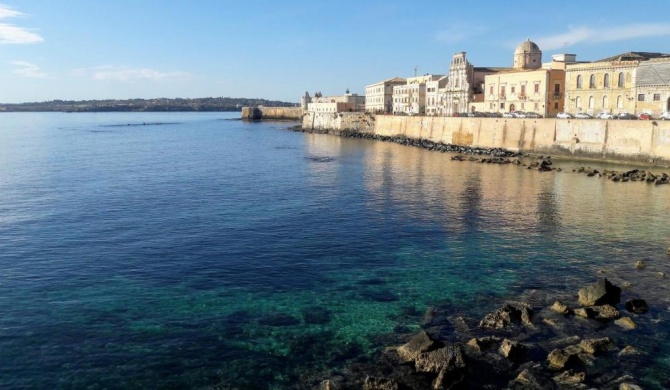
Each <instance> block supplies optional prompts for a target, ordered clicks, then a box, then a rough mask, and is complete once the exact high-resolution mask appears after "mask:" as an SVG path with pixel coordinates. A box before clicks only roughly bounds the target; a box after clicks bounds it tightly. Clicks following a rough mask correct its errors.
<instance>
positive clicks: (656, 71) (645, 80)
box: [634, 57, 670, 118]
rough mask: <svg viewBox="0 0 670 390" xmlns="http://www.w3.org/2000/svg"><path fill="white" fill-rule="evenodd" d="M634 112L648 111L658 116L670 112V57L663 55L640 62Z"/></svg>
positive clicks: (636, 78)
mask: <svg viewBox="0 0 670 390" xmlns="http://www.w3.org/2000/svg"><path fill="white" fill-rule="evenodd" d="M635 87H636V91H635V103H636V107H635V111H636V112H634V114H639V113H642V112H644V113H648V114H651V116H652V117H654V118H658V117H659V116H660V115H661V114H662V113H663V112H670V58H668V57H661V58H657V59H651V60H649V61H645V62H642V63H640V65H639V66H638V68H637V74H636V77H635Z"/></svg>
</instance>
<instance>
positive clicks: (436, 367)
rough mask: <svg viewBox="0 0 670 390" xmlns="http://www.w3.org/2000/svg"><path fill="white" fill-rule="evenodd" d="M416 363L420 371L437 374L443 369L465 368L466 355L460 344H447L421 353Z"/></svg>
mask: <svg viewBox="0 0 670 390" xmlns="http://www.w3.org/2000/svg"><path fill="white" fill-rule="evenodd" d="M414 364H415V366H416V370H417V371H419V372H430V373H434V374H437V373H439V372H440V371H442V370H448V371H454V370H461V369H463V368H465V356H464V354H463V349H462V348H461V346H460V345H447V346H446V347H443V348H438V349H436V350H433V351H430V352H424V353H421V354H419V356H418V357H417V358H416V360H415V361H414Z"/></svg>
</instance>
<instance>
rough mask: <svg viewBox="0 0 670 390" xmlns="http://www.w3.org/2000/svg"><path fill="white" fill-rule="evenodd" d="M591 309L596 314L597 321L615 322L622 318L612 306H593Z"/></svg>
mask: <svg viewBox="0 0 670 390" xmlns="http://www.w3.org/2000/svg"><path fill="white" fill-rule="evenodd" d="M591 309H592V310H593V311H594V312H595V313H596V317H595V318H596V319H597V320H615V319H617V318H619V317H620V316H621V314H620V313H619V310H617V309H616V308H615V307H614V306H612V305H602V306H593V307H591Z"/></svg>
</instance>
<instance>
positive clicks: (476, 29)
mask: <svg viewBox="0 0 670 390" xmlns="http://www.w3.org/2000/svg"><path fill="white" fill-rule="evenodd" d="M484 31H486V27H484V26H474V25H468V24H464V23H454V24H452V25H451V26H449V28H446V29H444V30H440V31H438V32H437V33H436V34H435V39H436V40H437V41H440V42H446V43H456V42H460V41H463V40H465V39H466V38H472V37H474V36H477V35H480V34H481V33H483V32H484Z"/></svg>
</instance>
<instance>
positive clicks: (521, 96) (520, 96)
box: [518, 94, 526, 100]
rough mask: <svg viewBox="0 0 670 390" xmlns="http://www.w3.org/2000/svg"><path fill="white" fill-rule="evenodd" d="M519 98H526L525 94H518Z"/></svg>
mask: <svg viewBox="0 0 670 390" xmlns="http://www.w3.org/2000/svg"><path fill="white" fill-rule="evenodd" d="M518 97H519V100H526V94H519V96H518Z"/></svg>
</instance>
